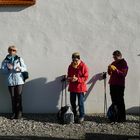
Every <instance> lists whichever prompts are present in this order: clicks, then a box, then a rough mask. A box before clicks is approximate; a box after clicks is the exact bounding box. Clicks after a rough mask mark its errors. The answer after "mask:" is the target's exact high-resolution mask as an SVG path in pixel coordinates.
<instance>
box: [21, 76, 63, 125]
mask: <svg viewBox="0 0 140 140" xmlns="http://www.w3.org/2000/svg"><path fill="white" fill-rule="evenodd" d="M62 78H63V75H62V76H59V77H56V78H55V80H54V81H48V79H47V78H45V77H40V78H37V79H33V80H31V81H28V82H26V83H25V85H24V89H23V112H24V114H25V115H24V117H25V118H26V119H27V120H28V119H33V120H36V121H45V122H54V123H55V122H56V121H57V118H56V115H55V117H54V114H56V112H58V110H59V108H60V101H61V100H60V98H61V93H62V91H63V90H64V88H65V87H64V86H62ZM29 114H31V115H29ZM51 116H53V119H52V117H51Z"/></svg>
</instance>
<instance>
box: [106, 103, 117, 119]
mask: <svg viewBox="0 0 140 140" xmlns="http://www.w3.org/2000/svg"><path fill="white" fill-rule="evenodd" d="M107 117H108V119H109V120H110V121H111V122H117V121H118V117H119V111H118V107H117V105H116V104H114V103H112V104H111V106H110V107H109V109H108V111H107Z"/></svg>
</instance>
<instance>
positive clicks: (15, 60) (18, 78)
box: [1, 46, 26, 119]
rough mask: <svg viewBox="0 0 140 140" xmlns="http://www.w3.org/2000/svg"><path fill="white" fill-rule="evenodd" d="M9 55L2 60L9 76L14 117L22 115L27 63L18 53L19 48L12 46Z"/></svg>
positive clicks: (8, 82) (5, 71) (2, 67)
mask: <svg viewBox="0 0 140 140" xmlns="http://www.w3.org/2000/svg"><path fill="white" fill-rule="evenodd" d="M8 53H9V54H8V55H7V56H6V58H5V59H4V60H3V62H2V66H1V69H2V71H3V73H4V74H5V75H6V76H7V84H8V89H9V92H10V96H11V101H12V113H13V116H12V119H19V118H21V117H22V89H23V84H24V80H23V76H22V73H21V72H23V71H26V65H25V64H24V61H23V59H22V58H21V57H19V56H18V55H17V48H16V47H15V46H10V47H9V48H8Z"/></svg>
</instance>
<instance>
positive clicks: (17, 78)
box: [1, 55, 27, 86]
mask: <svg viewBox="0 0 140 140" xmlns="http://www.w3.org/2000/svg"><path fill="white" fill-rule="evenodd" d="M8 63H12V64H13V69H12V70H9V69H8V67H7V64H8ZM17 67H19V68H20V71H17V70H16V68H17ZM1 69H2V72H3V73H4V74H5V75H6V77H7V84H8V86H16V85H22V84H24V81H23V76H22V73H21V72H23V71H27V68H26V65H25V64H24V61H23V59H22V58H21V57H18V56H15V57H14V61H13V62H11V59H10V57H9V55H7V57H6V58H5V59H4V60H3V62H2V65H1Z"/></svg>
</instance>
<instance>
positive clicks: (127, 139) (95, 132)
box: [0, 114, 140, 140]
mask: <svg viewBox="0 0 140 140" xmlns="http://www.w3.org/2000/svg"><path fill="white" fill-rule="evenodd" d="M9 117H10V115H9V114H6V115H5V114H1V116H0V140H10V139H14V140H32V139H33V140H34V139H35V140H46V139H58V140H59V139H92V140H138V139H139V135H140V117H139V116H138V115H127V122H125V123H115V124H111V123H109V122H108V120H107V118H105V117H104V116H103V115H102V114H94V115H87V116H86V118H85V122H84V123H83V124H69V125H61V124H59V123H58V122H57V118H56V115H55V114H45V115H39V114H38V115H37V114H28V115H27V114H26V115H24V117H23V118H22V119H19V120H10V119H9Z"/></svg>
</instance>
